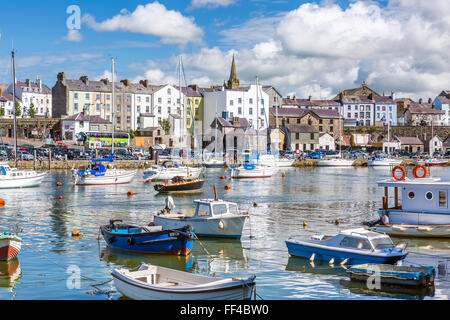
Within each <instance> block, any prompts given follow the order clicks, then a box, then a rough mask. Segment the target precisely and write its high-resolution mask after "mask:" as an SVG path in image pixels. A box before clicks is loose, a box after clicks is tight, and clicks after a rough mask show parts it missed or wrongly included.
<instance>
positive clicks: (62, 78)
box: [56, 72, 66, 85]
mask: <svg viewBox="0 0 450 320" xmlns="http://www.w3.org/2000/svg"><path fill="white" fill-rule="evenodd" d="M56 79H57V80H58V81H60V82H61V83H62V84H64V85H65V84H66V74H65V73H64V72H60V73H58V76H57V77H56Z"/></svg>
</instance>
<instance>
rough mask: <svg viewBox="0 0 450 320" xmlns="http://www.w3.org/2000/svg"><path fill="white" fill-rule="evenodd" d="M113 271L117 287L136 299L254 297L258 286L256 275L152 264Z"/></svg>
mask: <svg viewBox="0 0 450 320" xmlns="http://www.w3.org/2000/svg"><path fill="white" fill-rule="evenodd" d="M111 275H112V277H113V280H114V285H115V287H116V288H117V290H118V291H119V292H120V293H122V294H123V295H124V296H126V297H128V298H131V299H134V300H250V299H251V297H252V294H253V292H254V288H255V276H252V277H249V278H247V279H244V278H215V277H209V276H203V275H196V274H192V273H189V272H184V271H178V270H174V269H169V268H164V267H159V266H153V265H149V264H143V265H142V266H141V267H140V268H139V270H138V271H129V270H127V269H123V268H119V269H114V270H113V272H112V273H111Z"/></svg>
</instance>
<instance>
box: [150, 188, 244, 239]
mask: <svg viewBox="0 0 450 320" xmlns="http://www.w3.org/2000/svg"><path fill="white" fill-rule="evenodd" d="M215 195H216V196H215V198H214V199H200V200H195V201H194V204H195V211H194V214H193V215H192V214H191V215H189V214H186V213H172V211H173V210H174V208H175V205H174V202H173V199H172V198H171V197H168V198H167V199H166V207H165V208H164V209H163V210H162V211H161V212H159V213H158V214H157V215H155V216H154V218H153V223H154V224H155V225H158V226H162V227H163V229H164V230H166V229H174V228H179V227H180V226H183V225H186V224H188V225H190V226H191V228H192V230H193V231H194V232H195V234H196V235H197V236H199V237H220V238H237V239H239V238H241V236H242V230H243V228H244V223H245V219H246V218H248V215H247V214H241V213H240V212H239V208H238V205H237V204H236V203H234V202H230V201H225V200H220V199H218V198H217V192H216V191H215Z"/></svg>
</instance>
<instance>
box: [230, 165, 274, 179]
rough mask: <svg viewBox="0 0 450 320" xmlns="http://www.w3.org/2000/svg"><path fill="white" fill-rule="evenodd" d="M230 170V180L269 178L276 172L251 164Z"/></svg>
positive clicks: (233, 167) (272, 169) (266, 167)
mask: <svg viewBox="0 0 450 320" xmlns="http://www.w3.org/2000/svg"><path fill="white" fill-rule="evenodd" d="M230 168H231V171H230V177H231V179H251V178H270V177H271V176H273V175H274V174H275V173H276V172H277V171H278V168H275V167H269V166H260V165H255V164H253V163H251V162H250V163H248V164H244V165H239V166H231V167H230Z"/></svg>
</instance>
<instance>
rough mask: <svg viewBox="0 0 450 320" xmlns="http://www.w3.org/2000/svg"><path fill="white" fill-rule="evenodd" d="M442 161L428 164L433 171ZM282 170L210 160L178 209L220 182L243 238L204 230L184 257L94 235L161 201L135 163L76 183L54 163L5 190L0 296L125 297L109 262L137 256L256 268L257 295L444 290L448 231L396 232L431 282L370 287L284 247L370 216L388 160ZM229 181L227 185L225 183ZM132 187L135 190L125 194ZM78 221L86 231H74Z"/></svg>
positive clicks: (202, 270)
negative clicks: (121, 175)
mask: <svg viewBox="0 0 450 320" xmlns="http://www.w3.org/2000/svg"><path fill="white" fill-rule="evenodd" d="M444 170H445V169H444V168H433V169H432V174H433V175H434V176H440V175H441V174H442V173H443V171H444ZM282 171H283V172H285V173H286V177H285V178H282V176H281V171H280V172H279V173H277V174H276V175H275V176H273V177H272V178H269V179H249V180H234V181H230V180H220V176H222V175H227V173H226V172H225V170H224V169H207V171H206V183H205V186H204V192H203V194H195V195H182V196H173V198H174V200H175V205H176V208H175V210H178V209H180V210H193V205H192V201H193V200H194V199H198V198H212V197H213V187H212V185H213V184H216V185H217V190H218V193H219V197H220V198H223V199H226V200H230V201H234V202H237V203H238V204H239V206H240V208H241V210H242V211H247V212H249V214H250V220H248V221H247V222H246V225H245V228H244V234H243V237H242V239H241V240H218V239H200V240H201V243H202V245H203V247H204V248H205V249H206V250H207V252H206V251H205V250H204V249H203V248H202V246H201V245H200V244H199V243H195V245H194V248H193V251H192V254H191V256H190V257H188V258H186V257H176V256H167V255H152V256H148V255H136V254H129V253H128V254H124V253H121V252H117V251H113V250H111V249H107V248H106V244H105V242H104V240H103V238H101V237H100V240H98V239H99V238H98V237H99V232H98V230H99V226H100V225H101V224H107V223H108V222H109V220H110V219H122V220H123V221H124V222H126V223H131V224H138V225H142V224H145V225H146V224H148V223H149V222H150V221H152V216H153V215H154V214H155V213H156V212H157V211H158V210H160V209H162V208H163V206H164V200H165V196H162V195H158V194H156V192H155V191H154V189H153V184H148V183H144V182H143V181H142V180H141V177H142V172H141V171H140V172H139V173H138V176H136V177H135V178H134V180H133V181H132V183H131V184H129V185H117V186H89V187H82V186H73V185H72V184H71V183H70V174H69V172H65V171H56V172H52V173H50V174H49V176H48V178H47V179H46V180H45V181H44V182H43V184H42V185H41V186H40V187H38V188H29V189H11V190H2V192H1V195H0V197H1V198H3V199H4V200H5V202H6V206H5V207H3V208H1V209H0V228H1V229H2V230H7V229H8V227H13V226H16V227H17V228H18V229H19V230H21V233H20V234H19V235H20V236H21V237H22V239H23V241H24V244H23V247H22V251H21V252H20V254H19V256H18V258H17V259H15V260H13V261H10V262H9V263H6V262H0V299H12V298H15V299H123V297H121V294H120V293H118V292H115V288H114V285H113V284H112V282H107V281H109V280H110V279H111V276H110V272H111V270H112V269H113V268H116V267H126V268H137V267H139V266H140V264H141V263H143V262H146V263H152V264H155V265H161V266H165V267H171V268H176V269H179V270H185V271H189V272H193V273H199V274H209V275H212V274H214V273H215V274H216V275H217V276H218V277H219V276H227V277H231V276H250V275H253V274H256V283H257V286H256V288H257V289H256V291H257V294H258V296H260V297H262V298H263V299H449V297H450V274H449V272H450V240H448V239H447V240H443V239H434V240H433V239H422V240H419V239H400V238H393V240H394V242H403V241H407V242H408V243H409V245H408V250H409V252H410V254H409V255H408V257H407V258H406V260H405V262H404V264H409V263H414V264H420V265H432V266H435V267H437V278H436V281H435V287H434V288H432V289H430V290H422V291H417V290H412V291H411V290H410V291H406V290H400V291H399V290H385V291H382V292H374V291H370V290H368V289H366V288H364V287H362V286H355V285H352V284H350V283H349V281H348V280H347V279H348V278H347V277H346V275H345V270H344V269H343V268H341V267H338V266H335V267H330V266H328V264H325V265H323V264H322V265H320V264H318V263H316V264H315V265H314V266H312V265H311V264H310V263H309V261H307V260H303V259H298V258H290V257H289V254H288V252H287V249H286V245H285V240H286V239H287V238H288V237H290V236H295V237H310V236H311V235H312V234H314V233H326V234H334V233H337V232H338V230H339V229H345V228H351V227H360V226H361V222H364V221H368V220H374V219H376V218H377V214H376V211H377V209H378V207H379V206H381V198H382V195H383V190H382V189H381V188H378V187H377V185H376V181H378V180H380V179H384V178H387V177H389V176H390V171H389V169H386V168H353V167H352V168H288V169H285V170H282ZM57 182H63V185H62V186H60V187H58V186H57V185H56V183H57ZM225 184H229V185H230V186H231V190H229V191H225V190H224V186H225ZM130 189H131V190H133V192H134V196H133V197H128V196H127V191H128V190H130ZM60 196H62V199H59V197H60ZM254 203H256V204H257V206H254ZM304 222H306V223H307V227H306V228H305V227H304ZM74 229H77V230H80V231H81V232H82V233H83V235H82V237H80V238H78V239H77V238H73V237H72V235H71V233H72V230H74ZM79 275H80V277H81V280H80V281H79V282H77V279H79V278H80V277H79ZM104 282H107V283H105V284H101V285H97V286H96V287H93V286H92V285H93V284H99V283H104Z"/></svg>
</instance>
